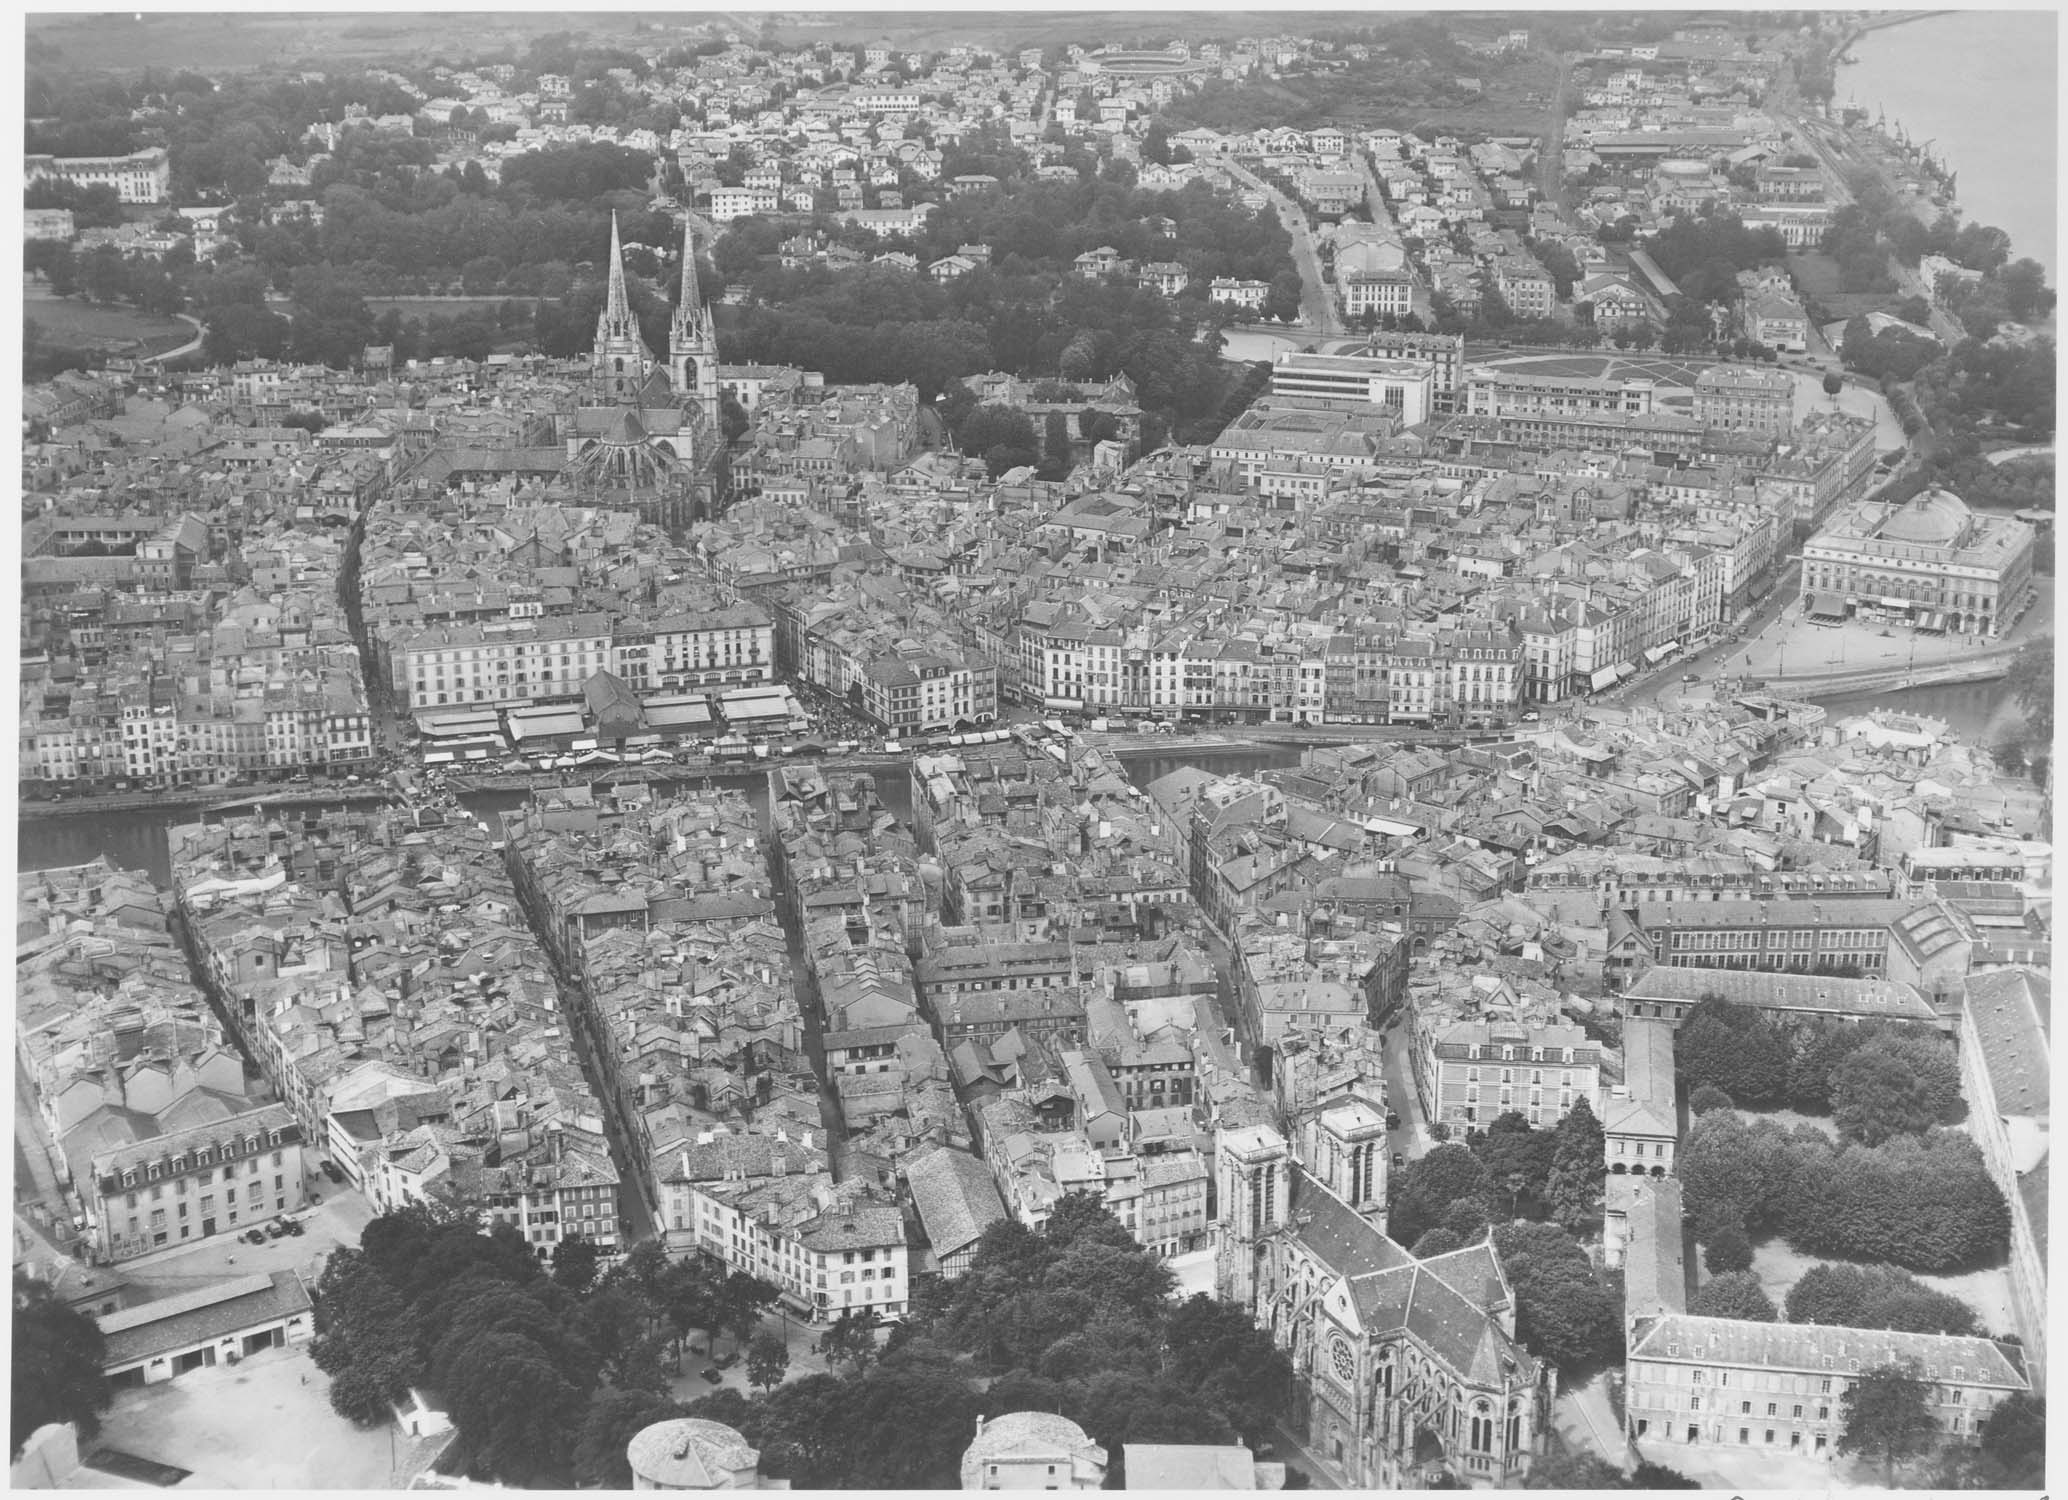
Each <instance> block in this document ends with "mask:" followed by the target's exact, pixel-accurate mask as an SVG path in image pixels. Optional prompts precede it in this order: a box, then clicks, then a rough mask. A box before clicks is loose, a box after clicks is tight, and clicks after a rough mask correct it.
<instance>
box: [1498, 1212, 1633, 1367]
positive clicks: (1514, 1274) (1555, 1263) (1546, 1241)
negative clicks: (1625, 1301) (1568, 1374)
mask: <svg viewBox="0 0 2068 1500" xmlns="http://www.w3.org/2000/svg"><path fill="white" fill-rule="evenodd" d="M1493 1241H1494V1250H1495V1252H1496V1253H1497V1254H1498V1255H1499V1256H1500V1261H1501V1268H1502V1269H1503V1270H1504V1271H1506V1272H1507V1275H1508V1279H1509V1281H1510V1282H1511V1283H1512V1284H1513V1286H1514V1288H1515V1320H1516V1321H1515V1327H1516V1334H1517V1336H1518V1337H1520V1338H1521V1340H1522V1342H1523V1343H1524V1344H1525V1345H1527V1346H1528V1347H1529V1348H1530V1349H1531V1350H1533V1351H1534V1352H1536V1353H1538V1354H1541V1355H1543V1356H1544V1357H1545V1358H1547V1359H1549V1360H1551V1361H1552V1362H1553V1363H1554V1364H1557V1365H1560V1366H1562V1367H1566V1368H1573V1367H1577V1366H1586V1365H1590V1364H1593V1363H1595V1362H1597V1361H1600V1360H1604V1359H1609V1358H1615V1357H1619V1356H1620V1353H1621V1348H1620V1346H1621V1344H1622V1332H1623V1315H1622V1299H1621V1298H1620V1297H1619V1296H1616V1295H1615V1294H1613V1293H1612V1292H1611V1291H1610V1289H1609V1287H1608V1286H1607V1285H1606V1284H1605V1283H1604V1281H1603V1280H1602V1278H1601V1275H1600V1273H1599V1272H1598V1271H1596V1269H1595V1267H1594V1264H1593V1262H1592V1261H1591V1260H1589V1259H1588V1257H1587V1252H1586V1251H1585V1250H1583V1249H1582V1248H1580V1245H1579V1242H1578V1241H1576V1240H1575V1239H1574V1238H1573V1237H1572V1236H1571V1235H1570V1234H1568V1233H1567V1232H1566V1231H1565V1230H1563V1229H1561V1228H1559V1227H1558V1226H1557V1225H1555V1224H1532V1223H1526V1222H1519V1221H1518V1222H1515V1223H1509V1224H1502V1225H1498V1226H1496V1228H1495V1229H1494V1232H1493Z"/></svg>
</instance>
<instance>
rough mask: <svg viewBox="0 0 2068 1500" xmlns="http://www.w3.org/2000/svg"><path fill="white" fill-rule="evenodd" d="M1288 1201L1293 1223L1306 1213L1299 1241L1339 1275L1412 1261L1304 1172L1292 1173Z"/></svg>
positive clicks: (1388, 1268) (1360, 1273)
mask: <svg viewBox="0 0 2068 1500" xmlns="http://www.w3.org/2000/svg"><path fill="white" fill-rule="evenodd" d="M1287 1202H1288V1206H1289V1208H1290V1209H1291V1211H1292V1214H1293V1216H1294V1220H1295V1222H1298V1221H1299V1219H1300V1218H1301V1216H1303V1215H1304V1216H1305V1219H1306V1222H1305V1223H1304V1224H1302V1225H1301V1227H1300V1241H1301V1243H1302V1244H1304V1245H1305V1246H1306V1247H1307V1248H1308V1250H1310V1251H1312V1252H1313V1254H1314V1256H1315V1257H1316V1258H1317V1259H1318V1260H1320V1262H1321V1263H1322V1264H1323V1265H1325V1266H1327V1267H1328V1268H1329V1269H1330V1270H1331V1271H1334V1272H1335V1273H1336V1274H1337V1275H1338V1276H1366V1275H1369V1274H1371V1273H1372V1272H1374V1271H1392V1270H1396V1269H1398V1268H1400V1267H1402V1266H1411V1265H1413V1264H1414V1263H1415V1260H1414V1257H1413V1256H1411V1255H1409V1254H1408V1253H1407V1252H1406V1251H1405V1250H1403V1249H1401V1248H1400V1246H1398V1245H1396V1244H1394V1243H1393V1241H1392V1240H1390V1239H1388V1238H1386V1236H1385V1234H1384V1233H1383V1232H1381V1231H1380V1229H1379V1227H1378V1226H1377V1225H1376V1224H1373V1223H1372V1222H1371V1221H1370V1220H1369V1219H1366V1218H1364V1217H1363V1216H1361V1215H1360V1214H1359V1213H1358V1212H1357V1211H1356V1210H1355V1209H1353V1208H1352V1207H1350V1205H1349V1204H1347V1203H1345V1202H1344V1201H1343V1200H1342V1199H1340V1198H1338V1197H1337V1196H1336V1195H1335V1194H1334V1193H1331V1192H1330V1191H1329V1190H1328V1189H1327V1188H1325V1187H1323V1186H1322V1185H1321V1184H1320V1183H1318V1182H1316V1181H1314V1179H1312V1178H1311V1177H1309V1176H1307V1175H1306V1174H1305V1173H1304V1172H1299V1171H1295V1172H1293V1174H1292V1184H1291V1192H1290V1195H1289V1197H1288V1200H1287Z"/></svg>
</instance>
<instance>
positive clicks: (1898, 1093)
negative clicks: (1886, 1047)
mask: <svg viewBox="0 0 2068 1500" xmlns="http://www.w3.org/2000/svg"><path fill="white" fill-rule="evenodd" d="M1831 1106H1832V1115H1833V1117H1834V1118H1835V1119H1836V1120H1837V1121H1838V1128H1839V1129H1840V1130H1842V1131H1843V1132H1845V1134H1846V1135H1848V1136H1851V1137H1853V1138H1854V1139H1856V1140H1858V1141H1861V1142H1862V1143H1864V1144H1866V1145H1869V1146H1878V1145H1880V1144H1881V1143H1882V1142H1883V1141H1885V1140H1887V1139H1888V1138H1889V1137H1890V1136H1892V1135H1898V1134H1915V1133H1916V1132H1918V1131H1921V1130H1923V1129H1924V1128H1925V1127H1926V1126H1928V1125H1930V1124H1931V1123H1932V1118H1933V1114H1934V1111H1933V1109H1932V1105H1931V1101H1930V1099H1929V1098H1928V1097H1927V1095H1926V1092H1925V1088H1924V1085H1923V1084H1921V1083H1920V1082H1919V1081H1918V1078H1917V1075H1916V1074H1915V1073H1913V1072H1912V1071H1911V1070H1910V1069H1909V1067H1907V1066H1906V1065H1905V1064H1904V1063H1903V1061H1902V1060H1901V1059H1900V1058H1895V1057H1891V1056H1889V1055H1888V1054H1887V1053H1885V1052H1880V1051H1876V1050H1874V1049H1871V1048H1867V1047H1862V1048H1860V1049H1859V1050H1858V1051H1856V1052H1854V1053H1852V1054H1851V1055H1850V1056H1849V1057H1847V1058H1846V1059H1845V1061H1844V1062H1842V1063H1840V1064H1839V1065H1838V1066H1837V1068H1835V1069H1834V1070H1833V1071H1832V1074H1831Z"/></svg>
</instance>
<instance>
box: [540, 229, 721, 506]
mask: <svg viewBox="0 0 2068 1500" xmlns="http://www.w3.org/2000/svg"><path fill="white" fill-rule="evenodd" d="M718 404H719V403H718V336H717V332H716V330H715V328H714V327H713V325H712V321H711V313H710V309H709V308H707V307H705V306H704V302H703V297H702V295H701V293H700V292H699V290H698V288H697V272H696V246H695V243H694V240H693V237H692V235H691V233H690V229H689V226H688V225H687V223H685V224H684V226H683V230H682V286H681V294H680V298H679V300H678V301H677V303H676V307H675V315H674V317H673V319H672V320H671V322H670V324H669V328H668V358H667V360H666V361H665V362H663V361H662V360H661V358H660V357H659V356H658V355H656V354H655V353H654V352H653V350H652V349H650V348H649V347H648V346H647V343H646V339H645V336H644V335H643V334H641V333H640V331H639V319H638V318H637V316H636V315H635V314H634V313H633V311H632V303H631V298H630V297H629V296H628V295H627V293H626V289H625V262H624V251H623V247H622V245H621V244H620V242H619V238H618V221H617V215H616V214H614V213H613V214H612V215H611V218H610V282H609V286H608V289H607V291H606V293H605V296H604V302H603V311H602V312H601V313H600V314H599V315H598V316H597V319H596V340H595V343H594V344H593V345H591V347H590V350H589V383H588V390H587V391H586V392H585V393H584V397H583V399H582V401H581V403H580V405H579V406H578V407H577V409H576V411H575V413H574V417H573V420H572V422H571V423H569V424H568V426H567V429H566V430H567V464H566V467H565V469H564V470H563V471H562V472H563V475H564V477H565V478H566V479H567V481H568V483H569V484H570V485H571V486H572V488H573V491H574V497H575V499H577V500H578V501H580V502H582V503H588V504H604V505H614V506H621V507H627V508H631V509H635V510H638V511H639V512H640V513H641V514H643V515H647V516H649V517H650V518H651V519H653V520H656V521H658V522H659V523H660V524H662V525H664V526H669V527H680V526H683V525H687V524H688V523H689V522H691V521H695V520H699V519H702V518H704V517H707V516H710V515H712V514H714V513H715V511H716V509H717V507H718V504H719V501H720V498H721V494H722V491H723V488H724V482H725V481H724V456H725V441H724V437H723V435H722V433H721V431H720V427H719V416H718Z"/></svg>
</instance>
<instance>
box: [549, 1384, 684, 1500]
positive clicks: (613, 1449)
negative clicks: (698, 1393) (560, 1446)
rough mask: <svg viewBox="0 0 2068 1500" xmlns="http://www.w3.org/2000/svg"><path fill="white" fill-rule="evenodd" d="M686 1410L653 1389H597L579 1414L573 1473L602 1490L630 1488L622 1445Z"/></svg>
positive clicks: (589, 1484) (629, 1474) (629, 1472)
mask: <svg viewBox="0 0 2068 1500" xmlns="http://www.w3.org/2000/svg"><path fill="white" fill-rule="evenodd" d="M686 1415H688V1412H687V1411H686V1410H685V1409H684V1408H683V1407H681V1406H679V1405H677V1404H676V1403H675V1402H674V1401H672V1400H670V1399H669V1398H668V1397H667V1396H666V1395H664V1394H661V1393H659V1392H656V1391H598V1392H597V1393H596V1395H595V1398H594V1399H593V1400H591V1401H590V1402H589V1409H588V1411H587V1413H585V1414H584V1415H583V1417H582V1425H581V1429H580V1431H579V1432H578V1433H577V1435H576V1437H575V1443H574V1477H575V1478H576V1479H577V1480H578V1481H579V1482H580V1483H582V1484H583V1485H587V1486H592V1487H594V1488H596V1489H605V1490H629V1489H630V1488H632V1467H631V1465H630V1464H629V1463H628V1462H627V1461H626V1457H625V1448H626V1445H627V1444H629V1443H630V1442H631V1441H632V1439H633V1438H635V1437H637V1436H638V1435H639V1434H640V1433H641V1432H644V1431H645V1430H646V1429H647V1428H649V1427H651V1426H653V1424H654V1423H656V1422H666V1421H669V1420H670V1419H672V1418H675V1417H680V1416H686Z"/></svg>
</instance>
